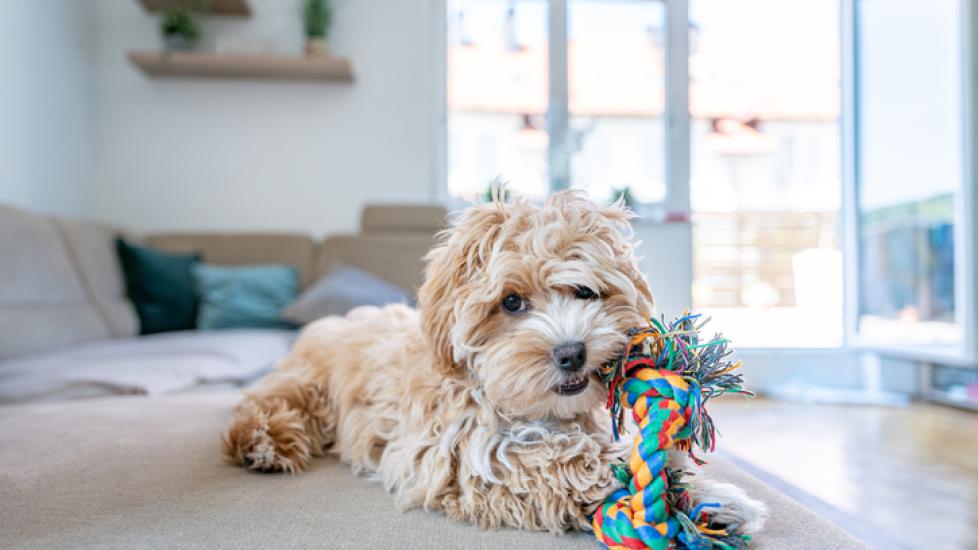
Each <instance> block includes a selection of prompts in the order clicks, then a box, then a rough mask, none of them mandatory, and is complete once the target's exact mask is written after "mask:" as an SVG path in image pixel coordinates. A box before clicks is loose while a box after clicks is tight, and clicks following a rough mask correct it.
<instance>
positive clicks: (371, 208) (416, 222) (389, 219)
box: [360, 204, 446, 235]
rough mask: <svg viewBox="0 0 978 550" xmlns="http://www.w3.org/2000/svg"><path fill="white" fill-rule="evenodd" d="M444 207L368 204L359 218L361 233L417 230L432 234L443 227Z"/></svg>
mask: <svg viewBox="0 0 978 550" xmlns="http://www.w3.org/2000/svg"><path fill="white" fill-rule="evenodd" d="M445 216H446V212H445V208H443V207H441V206H435V205H426V204H417V205H414V204H410V205H409V204H369V205H367V206H366V207H364V209H363V216H362V218H361V219H360V225H361V231H362V232H363V233H404V232H419V233H427V234H429V235H434V234H435V233H436V232H438V230H440V229H442V228H444V227H445Z"/></svg>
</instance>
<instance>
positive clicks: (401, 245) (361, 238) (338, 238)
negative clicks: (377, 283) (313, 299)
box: [315, 233, 434, 294]
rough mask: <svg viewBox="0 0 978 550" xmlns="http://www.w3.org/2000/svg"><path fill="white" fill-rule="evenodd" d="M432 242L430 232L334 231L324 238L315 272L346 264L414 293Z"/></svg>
mask: <svg viewBox="0 0 978 550" xmlns="http://www.w3.org/2000/svg"><path fill="white" fill-rule="evenodd" d="M433 242H434V234H433V233H432V234H427V233H403V234H396V233H392V234H369V235H334V236H331V237H327V238H326V240H325V241H324V242H323V246H322V247H321V248H320V251H319V257H318V259H317V261H316V269H315V272H316V274H317V275H319V276H322V275H323V274H325V273H328V272H329V271H330V270H331V269H333V268H334V267H335V266H337V265H341V264H342V265H348V266H350V267H355V268H357V269H362V270H364V271H366V272H368V273H371V274H373V275H376V276H378V277H380V278H381V279H383V280H385V281H387V282H390V283H393V284H395V285H397V286H399V287H401V288H403V289H405V290H407V291H408V292H410V293H411V294H414V292H415V291H416V290H417V289H418V287H419V286H421V282H422V280H423V278H424V256H425V254H427V253H428V250H429V249H430V248H431V245H432V243H433Z"/></svg>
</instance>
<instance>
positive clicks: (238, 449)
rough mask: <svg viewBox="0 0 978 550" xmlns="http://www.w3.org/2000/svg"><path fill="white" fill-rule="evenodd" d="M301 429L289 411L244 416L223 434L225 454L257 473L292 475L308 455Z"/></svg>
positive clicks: (308, 457) (308, 446)
mask: <svg viewBox="0 0 978 550" xmlns="http://www.w3.org/2000/svg"><path fill="white" fill-rule="evenodd" d="M303 428H304V426H303V423H302V422H301V420H299V419H298V418H297V417H296V415H294V414H289V412H280V413H277V414H271V415H269V414H267V413H264V412H256V413H254V414H247V415H243V416H241V417H239V418H238V419H237V421H236V422H235V423H234V425H233V426H232V427H231V429H230V430H229V431H228V433H227V435H226V436H225V437H224V456H225V458H226V459H227V460H228V461H229V462H231V463H232V464H236V465H239V466H243V467H245V468H247V469H249V470H254V471H256V472H266V473H272V472H282V473H287V474H294V473H296V472H298V471H300V470H302V469H304V468H305V467H306V465H307V464H308V463H309V460H310V458H311V456H310V453H309V448H310V441H309V437H308V436H307V435H306V434H305V432H304V430H303Z"/></svg>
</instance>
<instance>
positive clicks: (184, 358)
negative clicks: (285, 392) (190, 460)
mask: <svg viewBox="0 0 978 550" xmlns="http://www.w3.org/2000/svg"><path fill="white" fill-rule="evenodd" d="M294 338H295V332H294V331H283V330H227V331H220V332H199V331H186V332H166V333H161V334H153V335H149V336H143V337H139V338H118V339H112V340H103V341H100V342H90V343H87V344H81V345H78V346H73V347H71V348H67V349H63V350H57V351H50V352H42V353H36V354H30V355H26V356H21V357H15V358H13V359H7V360H5V361H0V403H14V402H25V401H34V400H52V399H66V398H75V397H92V396H106V395H118V394H133V393H135V394H148V395H159V394H165V393H170V392H176V391H181V390H185V389H187V388H190V387H192V386H195V385H198V384H207V383H217V382H232V383H244V382H248V381H250V380H252V379H253V378H255V377H256V376H258V375H259V374H261V373H263V372H264V371H266V370H267V369H269V368H271V367H272V366H273V365H274V364H275V362H276V361H278V359H280V358H281V357H284V356H285V355H286V354H287V353H288V351H289V346H290V345H291V344H292V341H293V340H294Z"/></svg>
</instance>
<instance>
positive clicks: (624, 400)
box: [593, 312, 753, 550]
mask: <svg viewBox="0 0 978 550" xmlns="http://www.w3.org/2000/svg"><path fill="white" fill-rule="evenodd" d="M704 324H706V320H705V319H703V320H701V319H700V315H690V314H688V312H687V313H686V314H684V315H683V316H682V317H680V318H678V319H677V320H675V321H673V323H672V324H670V325H669V326H668V327H666V326H665V325H664V324H663V322H661V321H659V320H657V319H654V318H653V319H651V323H650V325H649V326H648V327H639V328H636V329H632V330H631V331H630V332H629V335H630V336H631V340H630V342H629V344H628V348H627V349H626V352H625V355H624V358H623V359H621V360H619V361H616V362H614V363H612V364H610V365H608V366H607V367H605V368H604V369H603V372H602V374H603V376H604V380H605V383H606V384H607V385H608V408H609V409H611V425H612V431H613V432H614V435H615V438H616V440H617V439H618V438H619V435H620V432H619V430H620V429H621V426H622V423H623V421H624V409H625V408H629V409H631V410H632V418H633V419H634V421H635V424H636V425H637V427H638V432H637V433H636V435H635V440H634V445H633V447H632V454H631V458H630V459H629V461H628V463H627V464H625V463H622V464H616V465H614V466H613V468H614V469H615V475H616V477H617V478H618V480H619V481H620V482H621V483H622V485H623V486H624V487H622V488H621V489H619V490H618V491H616V492H615V493H614V494H612V495H611V496H610V497H608V499H607V500H606V501H605V502H604V504H602V505H601V507H600V508H599V509H598V510H597V511H596V512H595V514H594V519H593V526H594V535H595V536H596V537H597V539H598V541H600V542H601V543H603V544H604V545H605V546H607V547H608V548H612V549H619V548H623V549H624V548H628V549H630V548H653V549H655V550H664V549H669V548H687V549H691V550H706V549H713V548H720V549H733V548H744V547H746V546H747V543H748V542H749V540H750V537H749V536H746V535H737V534H734V533H730V532H728V531H727V530H726V529H723V528H722V527H717V526H713V525H711V524H710V521H709V511H708V510H709V509H710V508H714V507H717V506H718V504H711V503H702V504H699V505H697V506H695V507H694V506H693V504H692V498H691V497H690V495H689V493H688V491H687V489H686V486H685V485H684V484H683V478H684V477H685V475H686V472H681V471H676V470H672V469H670V468H669V467H667V466H666V451H667V450H668V449H678V450H682V451H686V452H688V453H689V455H690V457H692V458H693V460H694V461H695V462H696V463H697V464H700V465H701V464H703V461H701V460H699V459H697V458H696V457H695V456H693V447H694V446H696V447H699V448H700V449H703V450H709V451H712V450H714V448H715V439H714V438H715V430H714V426H713V421H712V420H711V419H710V416H709V414H707V412H706V409H705V408H704V405H705V404H706V402H707V401H708V400H709V399H710V398H712V397H715V396H717V395H722V394H726V393H739V394H745V395H753V394H751V393H750V392H748V391H747V390H745V389H744V388H743V377H742V375H741V374H740V373H737V372H734V371H736V370H737V369H738V368H739V367H740V362H739V361H733V360H732V359H731V358H730V351H729V350H728V349H727V340H725V339H723V338H722V337H720V336H719V335H717V336H715V337H714V338H713V339H711V340H708V341H705V342H701V341H700V334H699V332H700V330H702V328H703V325H704Z"/></svg>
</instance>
